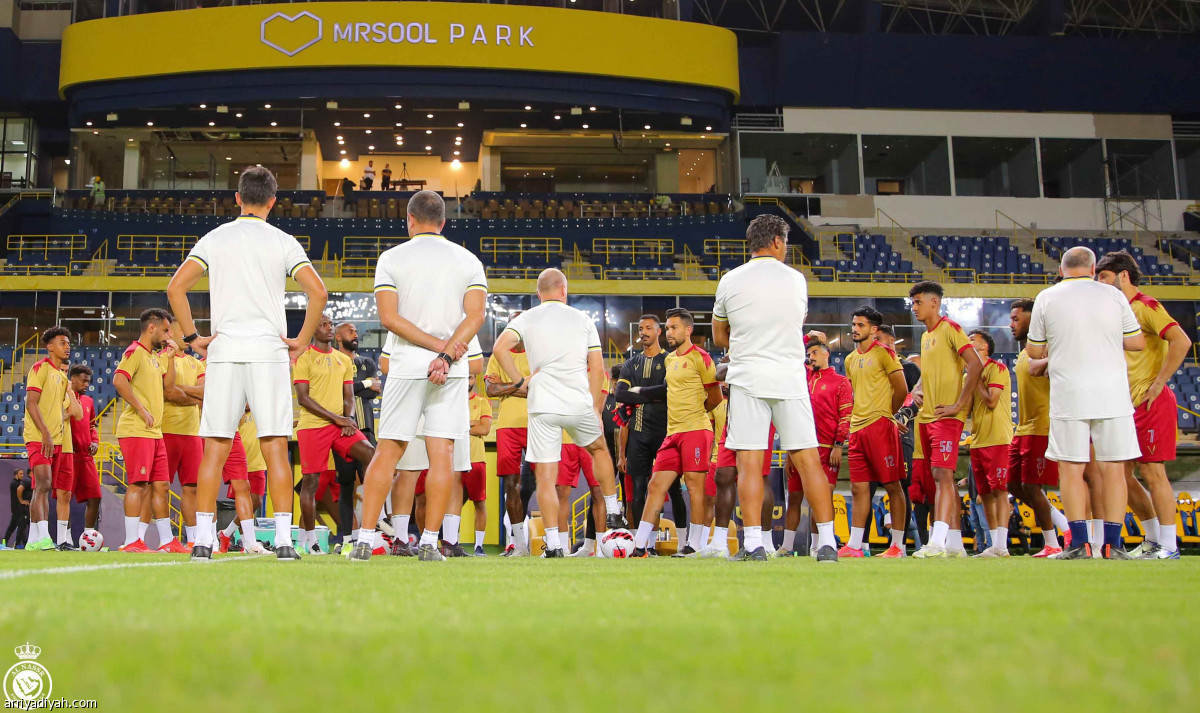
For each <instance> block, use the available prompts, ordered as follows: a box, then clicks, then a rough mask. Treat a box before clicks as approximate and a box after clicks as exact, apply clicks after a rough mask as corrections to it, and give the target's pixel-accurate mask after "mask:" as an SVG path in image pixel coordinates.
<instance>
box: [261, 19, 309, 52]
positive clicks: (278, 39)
mask: <svg viewBox="0 0 1200 713" xmlns="http://www.w3.org/2000/svg"><path fill="white" fill-rule="evenodd" d="M324 25H325V23H324V22H322V21H321V18H319V17H317V16H316V15H314V14H312V13H311V12H309V11H308V10H304V11H302V12H298V13H296V14H295V15H291V16H289V15H287V14H285V13H282V12H277V13H275V14H273V15H271V16H270V17H268V18H267V19H265V20H263V21H262V25H261V27H260V29H259V39H260V40H262V43H263V44H264V45H266V46H267V47H270V48H271V49H273V50H277V51H279V52H282V53H283V54H285V55H287V56H288V57H295V56H296V55H298V54H300V53H301V52H303V51H304V50H306V49H308V48H309V47H312V46H313V45H315V44H316V43H318V42H320V41H321V38H322V37H323V36H324V32H325V27H324Z"/></svg>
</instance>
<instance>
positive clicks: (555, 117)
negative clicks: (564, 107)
mask: <svg viewBox="0 0 1200 713" xmlns="http://www.w3.org/2000/svg"><path fill="white" fill-rule="evenodd" d="M561 118H562V115H561V114H555V115H554V120H555V121H558V120H559V119H561Z"/></svg>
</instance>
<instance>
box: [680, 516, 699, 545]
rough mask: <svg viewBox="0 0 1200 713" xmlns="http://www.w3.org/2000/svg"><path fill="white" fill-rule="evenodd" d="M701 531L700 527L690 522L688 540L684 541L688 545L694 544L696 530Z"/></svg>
mask: <svg viewBox="0 0 1200 713" xmlns="http://www.w3.org/2000/svg"><path fill="white" fill-rule="evenodd" d="M698 529H700V526H699V525H696V524H694V523H691V522H689V523H688V527H687V539H685V540H684V542H685V543H687V544H689V545H690V544H692V538H693V537H694V536H695V533H696V530H698Z"/></svg>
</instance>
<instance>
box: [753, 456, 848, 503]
mask: <svg viewBox="0 0 1200 713" xmlns="http://www.w3.org/2000/svg"><path fill="white" fill-rule="evenodd" d="M832 451H833V449H832V448H826V447H825V446H817V457H818V458H820V459H821V471H822V472H823V473H825V479H826V480H828V481H829V484H830V485H837V478H838V469H835V468H833V467H832V466H830V465H829V454H830V453H831V452H832ZM764 475H765V474H764ZM787 491H788V492H789V493H803V492H804V483H803V482H802V481H801V480H800V473H799V472H797V471H796V467H795V466H794V465H792V460H791V459H790V458H789V459H788V462H787Z"/></svg>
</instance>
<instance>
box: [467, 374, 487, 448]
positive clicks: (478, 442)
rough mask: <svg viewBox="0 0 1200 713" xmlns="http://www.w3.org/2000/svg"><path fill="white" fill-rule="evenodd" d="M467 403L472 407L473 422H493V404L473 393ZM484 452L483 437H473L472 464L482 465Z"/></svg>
mask: <svg viewBox="0 0 1200 713" xmlns="http://www.w3.org/2000/svg"><path fill="white" fill-rule="evenodd" d="M467 403H468V404H469V405H470V407H471V421H481V420H483V419H485V418H486V419H488V420H489V421H490V420H491V418H492V402H490V401H488V400H487V399H485V398H484V397H482V396H480V395H479V394H477V393H475V392H474V391H472V392H471V395H470V396H469V397H468V398H467ZM484 452H485V450H484V446H483V436H471V462H472V463H482V462H483V458H484Z"/></svg>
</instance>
